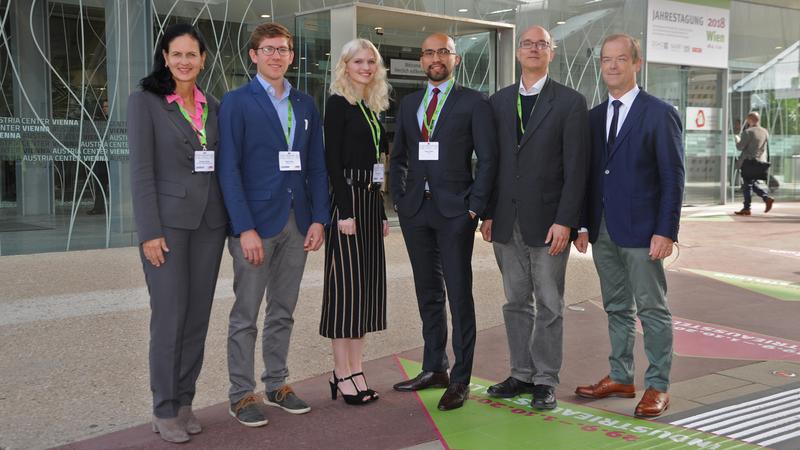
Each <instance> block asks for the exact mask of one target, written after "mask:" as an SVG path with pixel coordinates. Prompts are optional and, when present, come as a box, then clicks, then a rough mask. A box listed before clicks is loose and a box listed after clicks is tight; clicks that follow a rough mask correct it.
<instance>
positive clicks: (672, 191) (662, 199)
mask: <svg viewBox="0 0 800 450" xmlns="http://www.w3.org/2000/svg"><path fill="white" fill-rule="evenodd" d="M607 111H608V100H606V101H605V102H603V103H601V104H599V105H597V106H595V107H594V108H592V110H591V111H590V112H589V123H590V126H591V133H592V136H591V139H592V156H591V166H590V170H589V183H588V186H587V193H586V206H585V209H584V215H583V219H582V225H583V226H586V227H587V228H588V229H589V241H590V242H592V243H594V242H595V241H596V240H597V234H598V231H599V230H598V228H599V226H600V219H601V215H602V214H603V210H604V209H605V219H606V228H607V229H608V234H609V236H610V237H611V240H612V241H614V243H615V244H617V245H619V246H620V247H650V240H651V238H652V236H653V235H654V234H657V235H659V236H665V237H668V238H670V239H672V240H673V241H676V242H677V240H678V227H679V224H680V218H681V204H682V202H683V184H684V162H683V159H684V149H683V126H682V124H681V119H680V117H679V116H678V112H677V111H676V110H675V108H674V107H673V106H672V105H670V104H669V103H666V102H664V101H663V100H660V99H658V98H656V97H653V96H652V95H650V94H648V93H647V92H645V91H644V90H642V91H640V92H639V94H638V95H637V96H636V99H635V100H634V101H633V105H631V109H630V111H628V115H627V116H626V118H625V122H623V124H622V128H620V130H619V133H618V134H617V138H616V141H615V143H614V146H613V148H611V149H606V117H607Z"/></svg>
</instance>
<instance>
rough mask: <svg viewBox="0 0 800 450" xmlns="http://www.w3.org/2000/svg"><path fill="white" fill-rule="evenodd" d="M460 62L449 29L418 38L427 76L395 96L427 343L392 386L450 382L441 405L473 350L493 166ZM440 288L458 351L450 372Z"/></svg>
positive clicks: (460, 395) (397, 149)
mask: <svg viewBox="0 0 800 450" xmlns="http://www.w3.org/2000/svg"><path fill="white" fill-rule="evenodd" d="M460 62H461V58H460V57H459V56H458V55H457V54H456V48H455V43H454V42H453V39H452V38H450V37H449V36H447V35H445V34H441V33H437V34H433V35H431V36H429V37H428V38H427V39H425V41H424V42H423V44H422V55H421V57H420V63H421V65H422V68H423V70H424V71H425V73H426V74H427V77H428V84H427V86H426V88H425V89H424V90H421V91H418V92H415V93H413V94H410V95H408V96H406V97H405V98H403V100H402V101H401V103H400V108H399V111H398V113H397V123H396V131H395V140H394V147H393V149H392V154H391V171H390V174H391V192H392V195H393V196H394V202H395V208H396V209H397V214H398V216H399V218H400V227H401V230H402V232H403V238H404V239H405V243H406V248H407V250H408V255H409V258H410V260H411V267H412V270H413V272H414V285H415V288H416V294H417V302H418V306H419V311H420V316H421V318H422V335H423V339H424V341H425V352H424V357H423V362H422V372H421V373H420V374H419V375H417V376H416V377H415V378H413V379H411V380H407V381H404V382H401V383H398V384H396V385H395V386H394V388H395V389H396V390H398V391H415V390H419V389H425V388H429V387H446V388H447V390H446V391H445V393H444V395H443V396H442V398H441V400H440V401H439V409H440V410H442V411H446V410H450V409H455V408H459V407H461V406H462V405H463V404H464V401H465V400H466V399H467V397H468V394H469V387H468V386H469V383H470V376H471V374H472V358H473V353H474V349H475V309H474V304H473V297H472V263H471V260H472V248H473V244H474V239H475V228H476V226H477V221H478V217H479V216H481V215H482V214H483V212H484V210H485V208H486V205H487V202H488V200H489V196H490V194H491V190H492V183H493V181H494V176H495V170H496V148H495V147H496V145H497V143H496V134H495V131H494V124H493V120H492V109H491V107H490V105H489V102H488V99H487V98H486V96H485V95H483V94H481V93H480V92H477V91H474V90H472V89H468V88H466V87H463V86H458V85H456V83H455V80H454V79H453V69H454V68H455V66H456V65H458V64H459V63H460ZM473 151H474V153H475V155H477V158H478V161H477V166H476V168H475V177H474V178H473V175H472V154H473ZM445 287H446V289H447V297H448V298H449V300H450V301H449V305H450V313H451V316H452V323H453V353H454V354H455V363H454V365H453V368H452V370H451V371H450V374H449V376H448V373H447V368H448V366H449V363H448V359H447V354H446V352H445V348H446V345H447V314H446V312H445Z"/></svg>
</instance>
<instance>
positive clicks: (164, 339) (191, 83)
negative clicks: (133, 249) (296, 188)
mask: <svg viewBox="0 0 800 450" xmlns="http://www.w3.org/2000/svg"><path fill="white" fill-rule="evenodd" d="M205 59H206V46H205V43H204V42H203V39H202V36H201V35H200V34H199V32H198V31H197V30H196V29H195V28H194V27H192V26H191V25H188V24H177V25H172V26H170V27H169V28H167V29H166V31H165V32H164V36H163V37H162V38H161V41H160V43H159V46H158V50H156V54H155V63H154V67H153V71H152V72H151V73H150V75H148V76H147V77H145V78H143V79H142V81H141V88H142V89H141V91H137V92H134V93H132V94H131V96H130V98H129V99H128V144H129V148H130V167H131V192H132V194H133V212H134V217H135V220H136V230H137V233H138V236H139V242H140V255H141V258H142V266H143V268H144V274H145V279H146V281H147V288H148V291H149V292H150V309H151V318H150V389H151V391H152V392H153V431H154V432H156V433H160V436H161V438H162V439H164V440H166V441H169V442H176V443H177V442H186V441H188V440H189V435H190V434H196V433H199V432H200V431H202V428H201V426H200V423H199V422H198V421H197V418H196V417H195V416H194V414H192V400H193V398H194V393H195V384H196V382H197V377H198V375H199V374H200V368H201V366H202V364H203V350H204V346H205V339H206V331H207V330H208V320H209V315H210V314H211V303H212V300H213V298H214V288H215V287H216V282H217V274H218V272H219V265H220V259H221V257H222V249H223V245H224V242H225V234H226V229H225V225H226V224H227V222H228V218H227V215H226V213H225V207H224V205H223V203H222V194H221V193H220V189H219V185H218V183H217V176H216V174H215V173H214V161H215V157H214V154H215V151H216V149H217V140H218V138H217V111H218V109H219V102H218V101H217V100H216V99H215V98H213V97H211V96H210V95H207V94H204V93H203V92H202V91H201V90H200V89H199V88H198V87H197V85H196V83H195V82H196V80H197V76H198V74H199V73H200V71H201V70H202V69H203V65H204V63H205Z"/></svg>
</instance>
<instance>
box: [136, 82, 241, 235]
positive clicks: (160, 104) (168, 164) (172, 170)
mask: <svg viewBox="0 0 800 450" xmlns="http://www.w3.org/2000/svg"><path fill="white" fill-rule="evenodd" d="M206 98H207V100H208V118H207V120H206V136H207V139H208V145H207V148H208V150H214V151H215V152H216V151H217V141H218V140H219V138H218V136H219V133H218V128H217V111H218V110H219V102H218V101H217V99H215V98H214V97H212V96H211V95H209V94H206ZM128 148H129V149H130V170H131V194H132V196H133V215H134V219H135V221H136V231H137V233H138V236H139V242H140V243H141V242H144V241H148V240H150V239H155V238H157V237H160V236H163V235H164V234H163V232H162V227H170V228H179V229H186V230H196V229H197V228H198V227H199V226H200V223H201V221H202V220H203V218H204V217H205V220H206V223H207V224H208V225H209V226H210V227H211V228H218V227H221V226H224V225H226V224H227V222H228V216H227V214H226V212H225V206H224V204H223V202H222V193H221V192H220V189H219V184H218V182H217V175H216V173H214V172H211V173H205V172H200V173H194V152H195V150H202V147H201V145H200V141H199V140H198V138H197V135H196V134H195V132H194V130H192V127H191V125H189V122H187V121H186V119H185V118H184V117H183V115H181V112H180V110H179V109H178V105H177V104H175V103H167V101H166V99H165V98H164V97H162V96H159V95H156V94H153V93H151V92H145V91H136V92H134V93H132V94H131V95H130V97H129V99H128Z"/></svg>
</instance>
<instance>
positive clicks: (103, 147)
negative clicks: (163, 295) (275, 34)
mask: <svg viewBox="0 0 800 450" xmlns="http://www.w3.org/2000/svg"><path fill="white" fill-rule="evenodd" d="M763 3H765V2H759V3H758V4H755V3H750V2H746V1H732V2H731V3H730V48H729V68H728V69H709V68H703V67H692V66H679V65H669V64H655V63H648V64H645V65H644V67H643V72H642V74H641V75H640V78H639V82H640V84H642V85H643V87H645V89H647V90H648V91H650V92H652V93H654V94H655V95H658V96H659V97H661V98H663V99H665V100H666V101H668V102H670V103H672V104H673V105H674V106H675V107H676V108H677V109H678V110H679V111H680V112H681V115H682V117H683V119H684V120H686V119H687V111H691V110H692V108H716V109H718V110H719V111H721V112H722V113H721V117H722V120H723V121H724V124H723V126H721V127H719V129H714V130H704V131H699V130H687V132H686V133H685V144H686V165H687V189H686V199H685V202H686V203H687V204H711V203H719V202H722V201H729V202H730V201H738V200H740V193H739V191H738V180H737V178H738V176H737V174H736V173H735V171H734V169H733V158H734V157H735V155H736V154H737V153H738V152H737V151H736V149H735V145H734V140H733V136H734V134H735V133H737V132H738V131H739V128H740V126H741V122H743V120H744V117H745V116H746V114H747V112H749V111H751V110H757V111H759V112H760V113H761V115H762V122H763V125H764V126H765V127H766V128H767V129H768V130H769V132H770V134H771V136H772V138H771V141H770V155H771V159H772V161H773V174H774V181H773V183H771V184H772V186H773V189H774V195H775V196H776V197H777V198H778V199H779V200H781V199H784V200H788V199H798V198H800V117H798V116H799V115H800V110H798V107H799V103H798V102H799V99H800V29H799V28H798V27H797V23H800V9H798V8H794V9H793V8H791V7H789V8H787V7H785V6H768V5H764V4H763ZM766 3H770V2H766ZM782 3H785V2H782ZM359 5H364V7H366V6H369V8H366V9H365V12H364V13H363V14H362V12H359V13H358V15H357V16H355V14H354V13H353V14H351V13H350V11H355V9H354V8H352V6H353V3H352V2H351V1H345V0H342V1H336V0H334V1H329V0H297V1H289V0H271V1H265V2H252V1H249V0H61V1H46V0H29V1H22V0H10V1H8V2H2V3H0V21H1V22H0V84H2V97H0V255H10V254H25V253H38V252H49V251H65V250H77V249H90V248H106V247H119V246H130V245H136V243H137V242H136V236H135V230H134V225H133V220H132V217H131V206H130V188H129V179H128V166H127V158H128V155H127V150H128V149H127V137H126V126H125V119H126V118H125V110H126V102H127V96H128V94H129V93H130V92H131V90H133V89H135V88H136V85H137V84H138V80H139V79H140V78H141V77H143V76H144V75H145V74H146V73H147V71H148V69H149V67H150V64H151V60H152V53H153V50H154V46H155V43H156V42H157V41H158V39H159V38H160V36H161V33H162V32H163V30H164V28H165V27H166V26H168V25H169V24H172V23H176V22H191V23H195V24H196V25H197V26H198V27H199V28H200V29H201V31H202V32H203V34H204V35H205V37H206V40H207V44H208V47H209V61H208V62H207V64H206V70H205V71H204V72H203V73H202V74H201V79H200V84H201V86H202V87H203V88H204V89H205V90H206V91H207V92H210V93H212V94H213V95H215V96H217V97H221V96H222V94H224V93H225V92H226V91H228V90H230V89H233V88H235V87H238V86H240V85H242V84H244V83H246V82H247V81H248V80H249V79H250V77H252V76H253V74H254V67H253V65H252V64H251V63H250V59H249V57H248V56H247V41H248V38H249V35H250V32H251V31H252V29H253V28H254V27H255V26H256V25H257V24H259V23H262V22H264V21H273V20H274V21H277V22H280V23H282V24H284V25H286V26H287V27H288V28H289V29H290V30H291V31H292V32H293V33H294V34H295V50H296V51H295V61H294V63H293V64H292V66H291V67H290V73H289V75H288V78H289V80H290V81H291V82H292V83H293V84H294V85H295V86H296V87H298V88H299V89H301V90H303V91H305V92H308V93H309V94H310V95H311V96H312V97H314V98H315V100H316V101H317V103H318V105H319V107H320V110H322V109H323V107H324V100H325V98H326V97H327V90H328V87H329V86H330V76H331V68H332V67H331V66H332V64H333V63H335V58H336V55H337V54H338V53H337V49H335V48H332V43H333V42H342V41H343V39H344V38H346V37H347V36H348V35H352V36H353V37H354V36H359V37H363V38H367V39H370V40H371V41H373V42H374V43H375V44H376V45H377V46H378V48H379V49H380V51H381V53H382V55H383V56H384V59H385V61H386V64H387V66H388V67H390V81H391V83H392V85H393V88H394V92H393V102H392V106H391V108H390V110H389V111H387V112H386V114H385V115H384V116H383V117H382V120H383V121H384V122H385V124H386V126H387V129H388V130H389V131H390V132H391V130H392V124H393V115H394V108H395V102H396V101H397V100H399V99H400V98H402V96H403V95H405V94H406V93H408V92H411V91H413V90H415V89H417V88H419V87H420V86H421V85H422V84H423V83H424V76H420V74H419V73H418V72H415V71H414V70H413V65H414V61H416V60H417V59H418V46H419V42H420V41H421V40H422V38H423V37H424V36H425V35H427V34H428V33H430V32H431V31H445V32H449V33H451V34H453V35H455V37H456V41H457V49H458V51H459V53H460V54H461V55H462V57H463V64H462V65H461V66H460V68H459V70H458V72H457V74H456V76H457V78H458V81H459V82H460V83H462V84H465V85H468V86H471V87H473V88H475V89H478V90H481V91H483V92H486V93H488V94H491V93H493V92H495V91H496V90H497V89H499V88H501V87H503V85H504V84H507V82H506V81H505V80H507V79H511V78H513V72H514V71H515V68H513V67H512V66H514V63H513V60H512V59H510V58H509V57H508V54H509V53H507V52H506V51H507V50H508V49H509V48H510V47H507V46H508V45H509V42H508V41H509V39H508V34H505V35H504V34H503V30H508V29H509V28H508V27H509V26H510V25H513V26H515V27H516V30H517V31H519V30H522V29H525V28H526V27H528V26H531V25H541V26H544V27H545V28H547V29H549V30H551V34H552V36H553V39H554V40H555V42H556V44H557V49H556V58H555V60H554V62H553V63H552V64H551V75H552V76H553V77H554V78H555V79H556V80H558V81H561V82H562V83H565V84H567V85H569V86H571V87H574V88H575V89H577V90H579V91H580V92H582V93H583V94H584V95H585V96H586V98H587V100H588V102H589V104H590V105H592V106H593V105H596V104H598V103H600V102H602V101H603V100H604V99H605V96H606V92H605V89H604V87H603V83H602V80H601V78H600V71H599V47H600V43H601V41H602V39H603V37H604V36H606V35H608V34H610V33H613V32H626V33H629V34H631V35H633V36H635V37H638V38H641V39H642V41H646V39H647V36H646V33H647V26H646V19H647V17H646V15H647V2H646V1H643V0H595V1H592V2H586V1H584V0H523V1H521V2H518V1H510V0H496V1H482V2H473V1H467V0H447V1H444V0H420V1H414V2H407V1H400V0H398V1H391V0H390V1H377V2H376V1H368V2H362V3H360V4H359ZM348 8H349V9H348ZM359 11H361V10H359ZM398 11H400V12H409V13H411V12H413V13H415V14H416V15H412V14H399V13H398ZM445 16H447V17H445ZM493 24H494V25H493ZM503 27H506V28H503ZM343 33H344V35H343ZM343 36H344V37H343ZM643 43H644V42H643ZM503 45H506V47H503ZM644 47H646V46H645V45H643V48H644ZM504 52H505V53H504ZM646 56H647V55H645V59H646ZM404 67H405V68H404ZM409 67H410V69H409ZM506 73H511V76H510V77H509V76H507V75H504V74H506ZM323 113H324V111H323Z"/></svg>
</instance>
